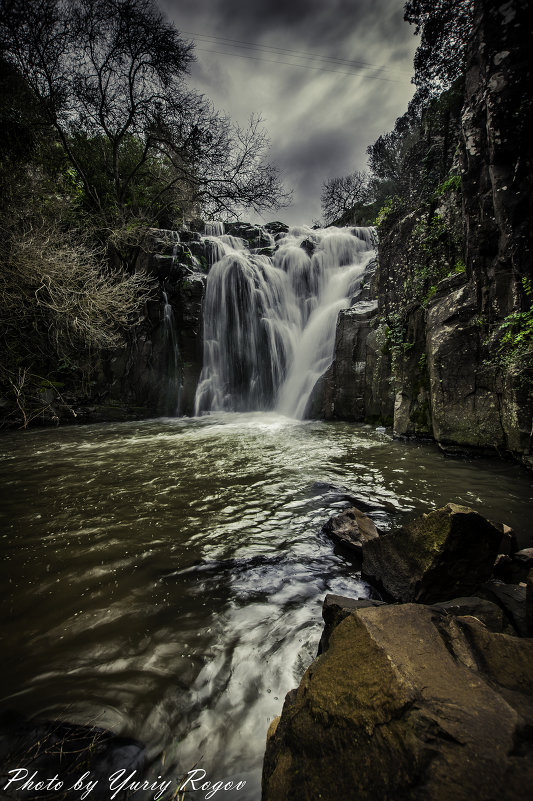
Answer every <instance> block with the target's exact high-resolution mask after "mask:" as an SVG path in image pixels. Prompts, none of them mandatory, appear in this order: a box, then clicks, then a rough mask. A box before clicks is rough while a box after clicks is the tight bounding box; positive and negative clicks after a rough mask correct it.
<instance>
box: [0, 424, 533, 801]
mask: <svg viewBox="0 0 533 801" xmlns="http://www.w3.org/2000/svg"><path fill="white" fill-rule="evenodd" d="M0 450H1V452H2V456H3V463H2V468H1V478H2V481H3V487H4V495H5V497H4V501H3V504H2V507H1V514H2V517H3V531H4V533H3V535H2V539H1V545H2V557H3V560H2V561H3V565H4V570H5V571H7V572H6V578H5V580H4V581H2V582H1V585H0V597H1V600H2V608H3V609H5V610H6V613H5V619H4V622H3V631H4V648H3V659H2V674H3V675H2V688H3V699H2V703H3V706H4V707H10V708H15V709H18V710H20V711H21V712H24V713H27V714H37V713H39V714H42V715H44V716H47V717H49V718H52V717H59V718H64V719H69V720H72V721H76V722H82V723H86V722H88V721H90V722H94V723H97V724H99V725H101V726H106V727H109V728H111V729H112V730H113V731H115V732H116V733H120V734H123V735H125V736H132V737H136V738H139V739H140V740H142V741H143V742H145V743H147V745H148V746H149V751H150V755H151V756H152V757H153V758H154V759H155V758H160V757H161V754H163V753H164V755H165V769H166V771H167V772H169V773H170V774H173V775H180V772H183V771H184V770H188V769H189V768H190V767H191V765H193V764H195V763H200V764H201V766H202V767H203V768H205V770H206V771H207V773H208V774H209V775H213V776H216V777H217V778H222V777H224V776H226V775H228V776H239V777H243V776H244V777H246V778H247V779H248V781H249V784H248V787H247V793H248V794H247V795H243V793H242V792H241V793H239V798H241V799H245V798H246V799H256V798H257V797H258V782H259V778H260V770H261V759H262V753H263V749H264V739H265V733H266V729H267V726H268V723H269V721H270V720H271V719H272V718H273V717H274V716H275V715H277V714H279V712H280V710H281V705H282V701H283V697H284V695H285V693H286V692H287V691H288V690H289V689H291V688H292V687H294V686H295V684H296V683H297V682H298V680H299V678H300V676H301V675H302V673H303V671H304V670H305V668H306V667H307V665H308V664H309V662H310V661H311V659H312V658H313V656H314V654H315V653H316V647H317V644H318V639H319V636H320V629H321V617H320V607H321V602H322V599H323V597H324V595H325V594H326V593H327V592H338V593H341V594H349V595H352V596H366V595H367V593H368V591H369V590H368V588H367V587H366V586H365V585H364V583H362V582H361V581H360V580H359V579H358V578H357V576H356V575H354V572H353V566H352V564H351V563H350V561H349V560H348V559H347V558H346V557H345V556H344V555H343V554H342V553H340V552H336V551H335V550H334V549H333V547H332V545H331V543H330V542H329V541H328V540H326V539H325V538H324V537H322V536H321V535H320V527H321V525H322V523H324V522H325V520H326V519H327V518H328V516H329V515H330V514H331V513H332V512H334V511H336V510H338V509H340V508H343V507H345V506H346V505H347V503H348V502H349V499H350V498H352V497H354V496H356V497H359V498H362V499H366V500H367V501H371V502H375V503H378V504H381V507H382V508H381V511H378V512H376V513H375V514H374V517H375V518H376V521H377V522H378V525H380V526H381V527H383V528H387V527H390V526H394V525H397V524H398V523H399V522H401V520H402V519H403V517H404V516H405V515H407V514H412V513H413V511H415V510H427V509H428V508H431V507H432V506H434V505H437V506H438V505H442V504H443V503H446V502H448V501H455V502H458V503H466V504H468V505H471V506H474V507H477V508H479V509H480V511H482V512H483V513H484V514H487V515H488V516H489V517H491V518H493V519H495V520H504V521H505V522H507V523H509V524H510V525H512V526H514V527H515V529H516V530H517V532H518V533H519V535H521V539H522V543H523V544H524V545H526V544H530V543H529V542H528V537H529V516H530V509H531V501H532V498H533V489H532V480H531V476H530V475H529V474H527V473H526V472H525V471H524V470H522V469H521V468H519V467H518V466H516V465H513V464H505V463H491V462H487V461H478V462H469V461H449V460H446V459H445V458H444V457H443V456H442V455H441V454H440V453H439V452H438V451H437V450H436V449H435V448H433V447H431V446H428V445H422V444H412V443H411V444H409V443H401V442H395V441H393V440H392V439H391V438H390V437H389V436H388V435H387V434H386V433H382V432H376V431H374V430H372V429H370V428H366V427H364V426H350V425H345V424H325V423H313V422H307V423H302V422H295V421H292V420H288V419H286V418H282V417H279V416H275V415H272V414H244V415H224V414H220V415H212V416H210V417H207V418H202V419H195V420H183V419H180V420H157V421H147V422H142V423H128V424H119V425H98V426H84V427H79V428H76V429H74V428H73V429H63V430H59V431H56V430H54V431H51V430H43V431H32V432H28V433H24V434H17V435H6V436H4V437H3V438H2V440H0Z"/></svg>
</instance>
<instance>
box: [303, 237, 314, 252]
mask: <svg viewBox="0 0 533 801" xmlns="http://www.w3.org/2000/svg"><path fill="white" fill-rule="evenodd" d="M300 247H301V248H302V250H305V252H306V253H307V255H308V256H312V255H313V253H314V252H315V243H314V242H313V241H312V240H311V239H304V240H303V242H300Z"/></svg>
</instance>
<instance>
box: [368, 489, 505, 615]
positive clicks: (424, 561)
mask: <svg viewBox="0 0 533 801" xmlns="http://www.w3.org/2000/svg"><path fill="white" fill-rule="evenodd" d="M502 536H503V530H502V527H501V526H496V525H495V524H494V523H491V522H490V521H488V520H486V519H485V518H484V517H482V516H481V515H479V514H478V513H477V512H474V511H473V510H472V509H469V508H468V507H465V506H457V505H456V504H453V503H449V504H448V505H447V506H445V507H444V508H443V509H437V510H436V511H435V512H430V513H429V514H427V515H422V517H420V518H418V519H417V520H414V521H413V522H412V523H410V524H408V525H407V526H404V528H402V529H401V530H400V531H398V532H395V533H393V534H388V535H385V536H383V537H378V538H376V539H374V540H372V541H371V542H367V543H365V544H364V546H363V566H362V574H363V577H364V578H366V579H367V580H368V581H370V582H371V583H372V584H375V585H377V586H378V587H380V588H381V589H383V590H384V591H385V592H386V593H387V594H388V595H389V596H391V597H392V598H394V599H395V600H398V601H402V602H404V603H405V602H409V601H416V602H417V603H435V602H437V601H447V600H451V599H452V598H456V597H458V596H469V595H473V594H474V593H475V591H476V590H477V588H478V587H479V586H480V585H481V584H483V582H485V581H487V580H488V579H489V578H490V577H491V574H492V570H493V566H494V562H495V560H496V557H497V555H498V553H499V548H500V543H501V540H502Z"/></svg>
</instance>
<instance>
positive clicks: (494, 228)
mask: <svg viewBox="0 0 533 801" xmlns="http://www.w3.org/2000/svg"><path fill="white" fill-rule="evenodd" d="M528 6H529V3H528V2H527V0H511V1H510V2H506V3H502V4H501V5H500V4H487V3H483V2H481V0H480V1H479V2H477V3H476V17H475V29H474V36H473V41H472V43H471V47H470V55H469V59H468V64H467V71H466V76H465V80H464V82H462V83H461V82H460V83H459V84H456V85H455V86H454V87H452V90H450V91H449V92H448V93H447V94H446V95H445V96H442V98H441V99H440V100H439V101H438V102H437V103H436V104H435V105H434V106H433V108H432V109H430V112H429V113H428V114H427V115H426V117H425V122H424V123H423V132H422V137H423V138H424V137H425V146H426V151H427V155H428V158H429V159H430V160H433V162H435V163H436V164H437V165H440V167H439V169H440V174H439V170H437V169H436V168H435V164H433V167H431V170H430V169H429V168H428V174H429V172H431V174H432V175H433V176H434V178H438V180H441V181H442V183H441V184H440V186H439V185H435V187H434V192H433V194H432V195H431V194H427V193H426V196H425V199H424V200H423V202H420V199H418V200H417V201H412V202H411V204H407V205H406V204H405V203H403V204H398V206H396V207H395V206H393V207H392V208H391V210H390V213H389V215H388V217H387V219H386V220H385V222H384V223H383V224H382V225H381V227H380V244H379V249H378V262H379V266H378V269H377V273H376V277H375V280H374V281H373V297H375V298H377V299H378V302H379V306H378V309H377V312H376V313H375V314H374V315H368V316H366V317H365V318H364V319H361V317H360V316H359V315H357V313H354V312H352V311H351V310H348V311H347V312H344V313H341V315H340V317H339V323H338V329H337V343H336V353H335V361H334V363H333V365H332V367H331V368H330V370H329V371H328V374H327V376H326V377H325V378H324V379H323V380H322V382H321V384H320V385H319V386H318V387H317V389H316V391H315V393H314V396H313V399H312V402H311V404H310V412H314V413H315V414H319V415H320V416H322V417H325V418H332V417H339V418H344V419H350V420H364V419H368V420H377V419H381V420H382V421H383V422H387V423H388V422H393V425H394V429H395V432H396V433H397V434H398V435H406V436H433V437H434V438H435V439H436V440H437V441H438V442H439V443H440V444H441V445H442V446H443V447H444V448H445V449H447V450H449V451H452V452H453V451H460V450H463V449H480V450H482V451H490V452H495V451H497V452H504V451H508V452H511V453H513V454H514V455H515V456H517V457H518V458H520V459H521V460H523V461H524V462H525V463H526V464H532V459H533V457H532V455H531V453H532V451H531V448H532V407H533V403H532V396H533V357H532V354H531V350H530V351H529V354H528V353H526V354H525V355H523V356H520V358H518V359H515V360H514V361H511V362H508V363H507V364H505V365H503V366H502V364H501V362H500V363H498V360H497V358H496V359H495V354H496V355H497V353H498V347H499V341H498V326H499V325H500V324H501V322H502V321H503V320H504V318H505V317H506V316H507V315H509V314H511V313H513V312H517V311H518V312H520V311H525V310H527V309H528V308H529V307H530V305H531V299H530V298H528V297H527V293H526V292H525V289H524V284H523V279H524V278H526V279H527V278H531V277H532V276H533V257H532V250H533V248H532V216H533V215H532V198H533V186H532V183H533V179H532V164H531V162H532V149H533V122H532V117H533V115H532V102H533V101H532V97H531V66H530V61H529V56H528V54H529V48H530V42H529V40H530V36H529V26H528V24H527V22H526V16H527V11H528ZM421 169H422V168H421ZM447 178H448V181H446V179H447ZM450 178H451V179H452V180H449V179H450ZM363 361H365V365H364V366H363Z"/></svg>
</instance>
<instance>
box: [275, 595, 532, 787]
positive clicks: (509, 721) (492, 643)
mask: <svg viewBox="0 0 533 801" xmlns="http://www.w3.org/2000/svg"><path fill="white" fill-rule="evenodd" d="M532 694H533V640H526V639H520V638H517V637H511V636H509V635H506V634H495V633H492V632H490V631H488V629H487V628H486V627H485V626H484V625H483V624H482V623H480V622H479V621H478V620H476V619H475V618H472V617H457V618H456V617H454V616H449V615H444V614H439V613H438V612H436V611H435V610H433V609H430V608H428V607H425V606H421V605H416V604H407V605H402V606H388V605H385V606H379V607H376V608H366V609H358V610H356V611H354V612H352V613H350V614H349V615H348V616H347V617H346V618H345V619H344V620H343V621H342V622H341V623H339V625H338V626H337V627H336V628H335V630H334V631H333V632H332V634H331V638H330V645H329V648H328V650H327V651H326V652H325V653H324V654H322V655H321V656H319V657H318V658H317V659H315V661H314V662H313V663H312V664H311V666H310V667H309V669H308V670H307V672H306V673H305V675H304V677H303V679H302V681H301V683H300V686H299V688H298V690H297V691H296V692H294V691H293V692H292V693H290V694H289V696H288V698H287V699H286V702H285V705H284V707H283V712H282V715H281V719H280V720H279V721H278V722H277V725H276V726H275V727H274V726H273V727H272V728H271V731H270V738H269V740H268V743H267V749H266V754H265V761H264V767H263V793H262V801H289V799H290V801H295V800H296V799H298V801H316V799H318V798H320V799H321V801H339V799H357V801H390V800H392V799H402V801H420V799H424V801H450V799H453V801H486V800H487V799H495V798H497V799H498V801H519V800H520V801H522V799H523V798H524V797H525V795H524V792H525V788H527V787H528V786H529V787H531V786H532V783H533V742H532V740H531V737H530V734H529V733H528V732H530V731H531V727H532V726H533V701H532Z"/></svg>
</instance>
